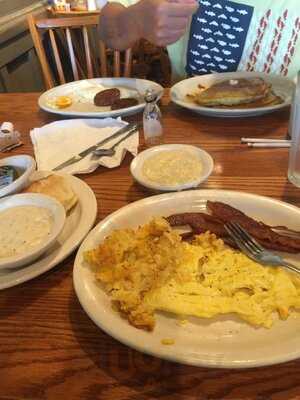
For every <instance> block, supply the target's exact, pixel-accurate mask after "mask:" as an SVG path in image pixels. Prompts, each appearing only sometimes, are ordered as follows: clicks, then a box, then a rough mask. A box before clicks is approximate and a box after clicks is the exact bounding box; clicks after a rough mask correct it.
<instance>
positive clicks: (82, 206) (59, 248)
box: [0, 173, 97, 289]
mask: <svg viewBox="0 0 300 400" xmlns="http://www.w3.org/2000/svg"><path fill="white" fill-rule="evenodd" d="M46 175H49V173H45V176H46ZM58 175H60V176H63V177H64V178H65V179H67V180H68V182H69V184H70V185H71V187H72V189H73V190H74V192H75V194H76V196H77V197H78V203H77V204H76V205H75V207H73V208H72V209H71V210H70V212H69V213H68V214H67V218H66V222H65V225H64V228H63V230H62V232H61V234H60V235H59V236H58V238H57V240H56V242H55V244H54V245H53V246H52V247H51V248H50V249H49V250H48V251H47V252H46V253H44V254H43V255H42V256H41V257H40V258H39V259H38V260H36V261H35V262H33V263H32V264H29V265H27V266H26V267H24V268H20V269H15V270H12V269H2V270H0V289H6V288H9V287H12V286H16V285H19V284H20V283H23V282H26V281H29V280H30V279H33V278H35V277H37V276H39V275H41V274H43V273H44V272H46V271H49V270H50V269H51V268H54V267H55V266H56V265H57V264H59V263H60V262H62V261H63V260H64V259H65V258H66V257H68V256H69V255H70V254H71V253H72V252H73V251H74V250H75V249H76V247H77V246H78V245H79V244H80V243H81V241H82V240H83V239H84V237H85V236H86V235H87V233H88V232H89V231H90V229H91V228H92V226H93V225H94V222H95V219H96V215H97V201H96V197H95V194H94V192H93V191H92V189H91V188H90V187H89V186H88V185H87V184H86V183H85V182H83V181H82V180H81V179H78V178H76V177H74V176H72V175H68V174H63V173H58ZM39 176H40V177H42V174H41V173H39Z"/></svg>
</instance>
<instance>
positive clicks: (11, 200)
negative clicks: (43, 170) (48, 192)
mask: <svg viewBox="0 0 300 400" xmlns="http://www.w3.org/2000/svg"><path fill="white" fill-rule="evenodd" d="M22 206H23V207H24V206H34V207H41V208H45V209H47V210H48V211H50V213H51V215H52V218H53V223H52V226H51V231H50V234H49V235H48V236H47V238H46V239H45V240H44V241H42V242H41V243H40V244H39V245H37V246H35V247H34V248H30V250H29V251H26V252H25V253H22V254H18V255H15V256H11V257H5V258H0V269H5V268H16V267H21V266H23V265H25V264H28V263H30V262H33V261H34V260H36V259H37V258H38V257H39V256H40V255H41V254H43V253H45V252H46V250H48V249H49V248H50V247H51V246H52V245H53V243H54V242H55V240H56V239H57V237H58V235H59V234H60V233H61V231H62V229H63V227H64V224H65V220H66V212H65V209H64V207H63V206H62V205H61V204H60V203H59V202H58V201H57V200H55V199H54V198H53V197H49V196H45V195H42V194H37V193H23V194H15V195H12V196H8V197H5V198H3V199H1V200H0V213H1V212H3V211H5V210H8V209H10V208H16V207H22Z"/></svg>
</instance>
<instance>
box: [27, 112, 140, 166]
mask: <svg viewBox="0 0 300 400" xmlns="http://www.w3.org/2000/svg"><path fill="white" fill-rule="evenodd" d="M126 124H127V123H126V122H124V121H122V120H121V119H120V118H118V119H114V118H105V119H70V120H64V121H56V122H52V123H51V124H48V125H44V126H43V127H41V128H34V129H33V130H32V131H31V132H30V136H31V141H32V143H33V147H34V153H35V158H36V162H37V168H38V170H43V171H51V170H52V169H53V168H55V167H57V166H58V165H59V164H61V163H63V162H64V161H66V160H68V159H69V158H71V157H73V156H75V155H77V154H78V153H80V152H81V151H83V150H85V149H87V148H88V147H90V146H92V145H94V144H96V143H97V142H99V141H101V140H103V139H105V138H106V137H109V136H111V135H112V134H113V133H115V132H116V131H117V130H118V129H120V128H121V127H123V126H124V125H126ZM125 135H126V134H124V135H122V136H119V137H118V138H116V139H114V140H111V141H109V142H108V143H106V144H105V145H104V146H100V147H101V148H106V149H107V148H109V147H111V146H112V145H113V144H114V143H116V142H117V141H118V140H120V139H121V138H122V137H124V136H125ZM138 145H139V136H138V132H136V133H134V134H133V135H132V136H130V137H129V138H128V139H126V140H124V142H122V143H120V145H119V146H117V148H116V154H115V155H114V156H113V157H100V158H95V157H94V156H93V155H92V154H89V155H88V156H86V157H85V158H83V159H82V160H80V161H78V162H77V163H75V164H72V165H69V166H67V167H65V168H63V169H61V170H60V171H62V172H66V173H69V174H85V173H89V172H93V171H94V170H95V169H96V168H97V167H98V166H99V165H103V166H105V167H107V168H114V167H117V166H118V165H120V164H121V162H122V160H123V158H124V157H125V154H126V151H129V152H130V153H131V154H133V155H134V156H136V155H137V151H138Z"/></svg>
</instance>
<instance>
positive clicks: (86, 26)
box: [28, 15, 132, 89]
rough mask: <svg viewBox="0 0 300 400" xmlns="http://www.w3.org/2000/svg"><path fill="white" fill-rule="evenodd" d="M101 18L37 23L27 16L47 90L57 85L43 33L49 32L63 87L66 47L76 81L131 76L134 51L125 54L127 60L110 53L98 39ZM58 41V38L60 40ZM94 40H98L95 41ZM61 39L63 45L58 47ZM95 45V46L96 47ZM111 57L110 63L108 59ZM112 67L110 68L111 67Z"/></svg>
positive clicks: (75, 18) (119, 54) (49, 19)
mask: <svg viewBox="0 0 300 400" xmlns="http://www.w3.org/2000/svg"><path fill="white" fill-rule="evenodd" d="M98 20H99V17H98V16H97V15H92V16H85V17H73V18H46V19H40V20H36V19H35V18H34V17H33V16H32V15H29V16H28V25H29V29H30V32H31V36H32V40H33V43H34V46H35V49H36V52H37V55H38V58H39V61H40V64H41V68H42V72H43V76H44V81H45V85H46V88H47V89H50V88H52V87H53V86H54V85H55V81H54V78H53V73H52V71H51V68H50V65H49V60H48V58H47V56H46V52H45V49H44V45H43V41H42V38H41V32H42V30H43V31H44V32H45V31H47V32H48V33H49V38H50V45H51V51H52V53H53V58H54V64H55V68H56V71H57V77H58V81H59V83H60V84H64V83H66V82H67V78H66V71H64V63H63V62H62V56H61V52H60V51H59V49H60V48H61V47H63V48H64V50H65V52H66V54H67V56H68V59H69V62H70V66H71V70H72V76H73V80H79V79H85V78H94V77H97V76H102V77H107V76H109V75H110V76H114V77H121V76H124V77H130V75H131V65H132V51H131V49H127V50H126V51H125V52H124V57H123V58H124V61H123V62H122V60H123V58H122V56H121V53H120V51H118V50H114V51H112V52H109V51H108V49H107V48H106V46H105V44H104V43H103V42H102V41H101V40H100V39H98V37H99V24H98ZM58 38H59V39H58ZM93 38H96V39H94V40H92V39H93ZM58 40H60V41H61V42H62V44H63V46H61V44H60V43H59V44H58ZM94 42H97V43H94ZM93 44H94V46H93ZM108 57H110V58H111V60H108ZM109 65H111V68H109Z"/></svg>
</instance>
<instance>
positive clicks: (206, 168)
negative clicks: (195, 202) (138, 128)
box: [130, 144, 214, 192]
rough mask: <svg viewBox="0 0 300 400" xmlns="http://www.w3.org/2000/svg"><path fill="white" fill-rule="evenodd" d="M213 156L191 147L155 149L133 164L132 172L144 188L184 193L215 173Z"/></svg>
mask: <svg viewBox="0 0 300 400" xmlns="http://www.w3.org/2000/svg"><path fill="white" fill-rule="evenodd" d="M213 166H214V162H213V159H212V157H211V156H210V155H209V154H208V153H207V152H206V151H204V150H202V149H200V148H198V147H196V146H191V145H184V144H166V145H161V146H155V147H151V148H150V149H147V150H145V151H142V152H141V153H140V154H138V155H137V156H136V157H135V158H134V159H133V160H132V162H131V165H130V171H131V174H132V176H133V177H134V179H135V180H136V181H137V182H138V183H140V184H141V185H143V186H145V187H147V188H148V189H151V190H154V191H168V192H169V191H180V190H185V189H191V188H195V187H197V186H199V185H200V184H201V183H202V182H204V181H205V180H206V179H207V178H208V177H209V175H210V174H211V172H212V170H213Z"/></svg>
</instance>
